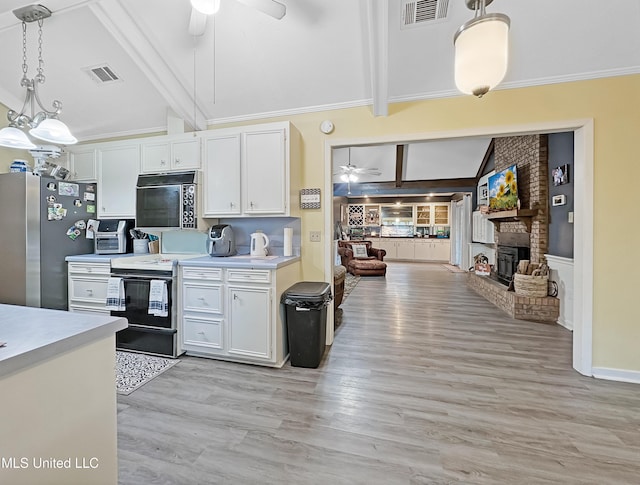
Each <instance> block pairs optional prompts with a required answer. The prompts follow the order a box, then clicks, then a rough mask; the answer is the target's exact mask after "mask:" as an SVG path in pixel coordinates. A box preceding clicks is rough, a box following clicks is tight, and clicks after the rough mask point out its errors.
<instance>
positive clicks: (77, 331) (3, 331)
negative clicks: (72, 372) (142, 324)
mask: <svg viewBox="0 0 640 485" xmlns="http://www.w3.org/2000/svg"><path fill="white" fill-rule="evenodd" d="M125 328H127V320H126V319H125V318H119V317H112V316H109V315H105V316H101V315H87V314H86V313H72V312H66V311H62V310H47V309H44V308H31V307H23V306H17V305H1V304H0V341H1V342H6V345H5V346H4V347H0V377H3V376H5V375H8V374H11V373H14V372H16V371H18V370H21V369H22V368H25V367H27V366H31V365H34V364H36V363H38V362H40V361H42V360H45V359H48V358H50V357H55V356H56V355H59V354H60V353H62V352H66V351H68V350H72V349H75V348H77V347H79V346H82V345H85V344H87V343H90V342H94V341H96V340H100V339H102V338H105V337H108V336H109V335H113V334H115V332H117V331H118V330H122V329H125ZM114 350H115V348H114Z"/></svg>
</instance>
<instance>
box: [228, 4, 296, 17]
mask: <svg viewBox="0 0 640 485" xmlns="http://www.w3.org/2000/svg"><path fill="white" fill-rule="evenodd" d="M237 1H238V2H240V3H244V4H245V5H248V6H249V7H253V8H255V9H256V10H260V11H261V12H263V13H266V14H267V15H269V16H271V17H273V18H274V19H278V20H280V19H281V18H282V17H284V16H285V14H286V13H287V7H286V6H285V5H284V4H282V3H280V2H276V1H275V0H237Z"/></svg>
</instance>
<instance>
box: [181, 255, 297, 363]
mask: <svg viewBox="0 0 640 485" xmlns="http://www.w3.org/2000/svg"><path fill="white" fill-rule="evenodd" d="M300 271H301V270H300V263H299V262H296V263H292V264H290V265H287V266H284V267H282V268H279V269H259V268H215V267H212V266H210V265H206V266H204V265H203V266H180V272H179V275H180V279H179V283H180V285H181V287H182V292H181V298H180V303H179V317H178V318H179V322H180V324H179V326H178V338H179V341H180V342H181V346H182V348H181V352H186V353H187V354H188V355H194V356H198V357H209V358H214V359H221V360H231V361H236V362H246V363H251V364H260V365H266V366H271V367H281V366H282V365H283V364H284V362H285V360H286V358H287V357H288V354H289V352H288V345H287V334H286V326H285V323H284V321H283V319H282V315H283V312H281V311H280V296H281V295H282V293H283V292H284V291H285V290H286V289H287V288H289V287H290V286H292V285H293V284H294V283H296V282H298V281H300Z"/></svg>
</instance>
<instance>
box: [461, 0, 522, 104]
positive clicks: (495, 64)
mask: <svg viewBox="0 0 640 485" xmlns="http://www.w3.org/2000/svg"><path fill="white" fill-rule="evenodd" d="M465 1H466V3H467V7H469V8H470V9H472V10H474V11H475V16H474V18H473V19H471V20H469V21H468V22H465V23H464V24H463V25H462V26H461V27H460V28H459V29H458V31H457V32H456V34H455V35H454V37H453V44H454V47H455V82H456V86H457V88H458V89H459V90H460V91H461V92H463V93H465V94H473V95H474V96H478V97H479V98H481V97H482V96H483V95H485V94H486V93H488V92H489V91H490V90H491V89H493V88H495V87H496V86H497V85H498V84H500V83H501V82H502V80H503V79H504V77H505V75H506V73H507V66H508V62H509V27H510V24H511V21H510V19H509V17H508V16H506V15H504V14H501V13H496V14H487V13H486V12H485V7H486V5H489V4H490V3H491V2H492V1H493V0H465Z"/></svg>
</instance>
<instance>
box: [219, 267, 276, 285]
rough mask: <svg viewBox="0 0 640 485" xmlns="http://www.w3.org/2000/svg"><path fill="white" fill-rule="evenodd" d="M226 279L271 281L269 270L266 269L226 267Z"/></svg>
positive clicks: (257, 281)
mask: <svg viewBox="0 0 640 485" xmlns="http://www.w3.org/2000/svg"><path fill="white" fill-rule="evenodd" d="M227 281H235V282H250V283H271V270H268V269H228V270H227Z"/></svg>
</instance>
